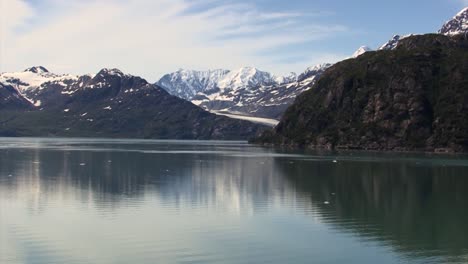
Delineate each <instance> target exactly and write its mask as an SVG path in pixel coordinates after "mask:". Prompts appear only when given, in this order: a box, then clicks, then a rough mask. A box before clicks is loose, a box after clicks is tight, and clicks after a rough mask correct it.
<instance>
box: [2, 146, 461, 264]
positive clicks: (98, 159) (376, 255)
mask: <svg viewBox="0 0 468 264" xmlns="http://www.w3.org/2000/svg"><path fill="white" fill-rule="evenodd" d="M335 161H336V162H335ZM0 263H2V264H3V263H47V264H49V263H125V264H127V263H139V264H140V263H143V264H144V263H359V264H361V263H379V264H384V263H468V158H467V157H466V156H428V155H426V156H424V155H414V154H412V155H409V154H406V155H405V154H398V155H395V154H394V155H391V154H379V155H376V154H365V153H347V154H340V155H339V154H333V153H307V154H305V153H292V152H291V153H286V152H281V151H275V150H273V149H265V148H260V147H254V146H249V145H247V144H245V143H241V142H187V141H135V140H90V139H86V140H78V139H73V140H71V139H66V140H59V139H53V140H52V139H1V138H0Z"/></svg>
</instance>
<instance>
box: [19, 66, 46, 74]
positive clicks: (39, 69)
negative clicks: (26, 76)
mask: <svg viewBox="0 0 468 264" xmlns="http://www.w3.org/2000/svg"><path fill="white" fill-rule="evenodd" d="M24 71H25V72H32V73H37V74H41V73H48V72H49V71H48V70H47V69H46V68H45V67H43V66H34V67H31V68H27V69H26V70H24Z"/></svg>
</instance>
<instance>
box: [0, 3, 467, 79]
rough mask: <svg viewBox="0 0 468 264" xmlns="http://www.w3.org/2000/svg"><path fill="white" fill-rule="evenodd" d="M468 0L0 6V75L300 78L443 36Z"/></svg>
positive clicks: (13, 4)
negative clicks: (113, 71)
mask: <svg viewBox="0 0 468 264" xmlns="http://www.w3.org/2000/svg"><path fill="white" fill-rule="evenodd" d="M466 6H468V0H411V1H408V0H392V1H377V0H360V1H350V0H287V1H285V0H250V1H247V0H96V1H92V0H0V72H12V71H22V70H24V69H25V68H28V67H30V66H37V65H42V66H44V67H46V68H48V69H49V70H50V71H52V72H55V73H73V74H86V73H95V72H98V71H99V70H100V69H102V68H118V69H120V70H122V71H123V72H125V73H130V74H133V75H138V76H142V77H143V78H146V79H147V80H149V81H152V82H154V81H157V80H158V79H159V78H160V77H161V76H162V75H164V74H165V73H169V72H173V71H176V70H178V69H180V68H183V69H195V70H207V69H218V68H223V69H237V68H240V67H243V66H252V67H257V68H259V69H261V70H264V71H269V72H272V73H274V74H277V75H283V74H288V73H289V72H297V73H300V72H302V71H304V70H305V69H306V68H307V67H309V66H313V65H316V64H319V63H326V62H331V63H332V62H336V61H339V60H341V59H343V58H346V57H349V56H350V55H351V54H353V52H354V51H355V50H356V49H358V48H359V47H360V46H363V45H366V46H369V47H371V48H378V47H379V46H380V45H381V44H383V43H385V42H386V41H387V40H388V39H390V38H391V37H392V36H393V35H395V34H400V35H403V34H409V33H429V32H436V31H437V30H438V29H439V28H440V27H441V26H442V25H443V23H444V22H446V21H447V20H449V19H450V18H452V17H453V16H454V15H455V14H456V13H458V12H459V11H460V10H461V9H462V8H464V7H466Z"/></svg>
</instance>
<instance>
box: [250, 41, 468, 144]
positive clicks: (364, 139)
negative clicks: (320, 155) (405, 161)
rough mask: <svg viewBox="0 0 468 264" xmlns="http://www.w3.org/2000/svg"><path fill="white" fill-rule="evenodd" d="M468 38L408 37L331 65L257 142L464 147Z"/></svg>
mask: <svg viewBox="0 0 468 264" xmlns="http://www.w3.org/2000/svg"><path fill="white" fill-rule="evenodd" d="M466 76H468V40H466V39H465V38H464V37H463V36H461V35H458V36H453V37H448V36H444V35H436V34H430V35H421V36H412V37H408V38H405V39H403V40H401V41H400V43H399V45H398V47H397V48H396V49H394V50H381V51H376V52H366V53H365V54H363V55H361V56H359V57H358V58H356V59H350V60H346V61H343V62H340V63H338V64H336V65H334V66H332V67H331V68H330V69H328V70H327V71H326V72H325V73H324V74H323V75H322V77H321V79H320V80H319V81H318V82H317V84H316V85H315V86H313V87H312V89H311V90H309V91H307V92H305V93H303V94H302V95H300V96H299V97H298V99H297V100H296V102H295V103H294V104H293V105H292V106H291V107H290V108H289V109H288V110H287V111H286V113H285V115H284V117H283V119H282V121H281V122H280V124H279V125H278V126H277V127H276V128H275V130H274V131H270V132H265V133H264V134H263V135H262V136H261V137H259V138H257V139H256V140H255V142H259V143H265V144H283V145H299V146H304V147H312V148H327V149H364V150H393V151H412V150H418V151H444V152H445V151H446V152H466V151H468V80H467V78H466Z"/></svg>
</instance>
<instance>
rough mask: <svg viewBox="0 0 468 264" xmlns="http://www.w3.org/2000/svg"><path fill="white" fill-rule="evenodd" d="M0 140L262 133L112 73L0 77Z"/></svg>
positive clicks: (31, 72) (38, 70)
mask: <svg viewBox="0 0 468 264" xmlns="http://www.w3.org/2000/svg"><path fill="white" fill-rule="evenodd" d="M0 102H2V103H1V104H0V136H79V137H81V136H92V137H136V138H163V139H164V138H167V139H169V138H171V139H247V138H249V137H252V136H253V135H255V134H256V133H257V132H258V131H260V130H261V129H263V126H261V125H257V124H254V123H251V122H247V121H242V120H234V119H230V118H227V117H224V116H219V115H215V114H212V113H209V112H207V111H205V110H203V109H201V108H199V107H197V106H195V105H193V104H191V103H190V102H187V101H185V100H182V99H180V98H178V97H175V96H172V95H170V94H168V93H167V92H166V91H165V90H163V89H161V88H160V87H158V86H156V85H153V84H150V83H148V82H147V81H146V80H144V79H142V78H140V77H137V76H132V75H128V74H124V73H122V72H121V71H119V70H117V69H102V70H101V71H99V72H98V73H97V74H94V75H83V76H75V75H58V74H54V73H50V72H49V71H48V70H47V69H46V68H44V67H41V66H39V67H32V68H29V69H26V70H25V71H23V72H15V73H2V74H0Z"/></svg>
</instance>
